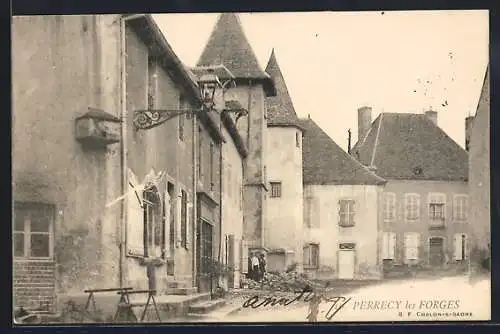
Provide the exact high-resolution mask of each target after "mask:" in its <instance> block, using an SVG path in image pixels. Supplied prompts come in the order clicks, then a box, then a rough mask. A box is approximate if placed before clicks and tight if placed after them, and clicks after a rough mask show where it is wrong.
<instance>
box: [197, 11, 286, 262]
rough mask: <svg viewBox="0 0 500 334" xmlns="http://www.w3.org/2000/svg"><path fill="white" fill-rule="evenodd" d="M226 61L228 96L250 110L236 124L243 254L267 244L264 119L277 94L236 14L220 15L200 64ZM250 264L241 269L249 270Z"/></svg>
mask: <svg viewBox="0 0 500 334" xmlns="http://www.w3.org/2000/svg"><path fill="white" fill-rule="evenodd" d="M214 65H223V66H225V68H227V70H229V72H231V73H232V75H233V76H234V79H235V83H236V85H235V86H232V87H228V89H227V91H226V93H225V94H226V99H227V100H234V101H237V102H238V103H239V104H240V105H241V106H243V107H244V108H246V110H248V116H247V117H242V118H240V119H239V120H238V123H237V128H238V131H239V133H240V134H241V136H242V137H243V141H244V143H245V145H246V147H247V149H248V156H247V158H246V159H245V161H244V165H243V170H244V171H243V173H244V182H243V198H244V201H243V246H242V254H243V258H247V257H248V252H249V250H262V249H263V247H264V232H263V231H264V221H265V219H264V217H265V216H266V212H265V210H266V205H265V203H266V200H267V183H266V161H265V157H266V149H267V145H266V143H267V124H266V119H265V114H266V105H265V99H266V97H267V96H273V95H275V94H276V89H275V87H274V83H273V81H272V79H271V78H270V76H269V75H268V74H267V73H266V72H264V71H263V70H262V69H261V67H260V65H259V63H258V61H257V58H256V57H255V54H254V52H253V50H252V47H251V46H250V44H249V43H248V40H247V38H246V36H245V33H244V31H243V28H242V26H241V22H240V21H239V18H238V16H237V14H234V13H223V14H221V15H220V16H219V18H218V21H217V23H216V24H215V27H214V29H213V31H212V33H211V34H210V37H209V40H208V42H207V45H205V48H204V49H203V52H202V54H201V56H200V59H199V61H198V64H197V66H200V67H203V66H214ZM247 269H248V267H247V266H244V268H242V270H243V271H244V272H246V271H247Z"/></svg>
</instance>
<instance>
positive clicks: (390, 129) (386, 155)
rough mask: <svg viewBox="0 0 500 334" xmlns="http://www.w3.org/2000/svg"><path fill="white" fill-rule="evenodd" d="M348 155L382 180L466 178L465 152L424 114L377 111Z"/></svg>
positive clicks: (466, 161)
mask: <svg viewBox="0 0 500 334" xmlns="http://www.w3.org/2000/svg"><path fill="white" fill-rule="evenodd" d="M351 154H352V155H353V156H354V157H356V158H357V159H358V160H359V161H360V162H361V163H362V164H364V165H367V166H368V165H369V166H374V167H375V168H376V173H377V175H379V176H380V177H383V178H385V179H406V180H443V181H466V180H467V178H468V155H467V152H466V151H465V150H464V149H462V148H461V147H460V146H459V145H458V144H457V143H456V142H455V141H453V139H451V138H450V137H449V136H448V135H447V134H446V133H445V132H444V131H443V130H441V128H440V127H439V126H437V125H435V124H434V123H433V122H432V121H431V120H430V119H429V118H427V116H425V115H424V114H406V113H382V114H380V115H379V116H378V117H377V119H375V121H374V122H373V123H372V124H371V127H370V130H369V131H368V133H367V135H366V137H365V138H360V139H359V141H358V142H357V143H356V145H354V147H353V148H352V150H351Z"/></svg>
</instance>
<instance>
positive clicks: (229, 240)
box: [226, 234, 235, 289]
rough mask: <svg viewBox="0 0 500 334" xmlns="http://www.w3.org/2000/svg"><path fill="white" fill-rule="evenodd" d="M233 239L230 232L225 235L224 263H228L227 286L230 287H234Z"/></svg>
mask: <svg viewBox="0 0 500 334" xmlns="http://www.w3.org/2000/svg"><path fill="white" fill-rule="evenodd" d="M234 248H235V239H234V235H233V234H230V235H228V236H226V257H227V258H226V263H227V265H228V269H229V276H228V281H227V285H228V288H230V289H232V288H234V268H235V256H234V255H235V254H234V253H235V252H234Z"/></svg>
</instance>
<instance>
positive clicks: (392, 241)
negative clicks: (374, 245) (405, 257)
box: [382, 232, 396, 260]
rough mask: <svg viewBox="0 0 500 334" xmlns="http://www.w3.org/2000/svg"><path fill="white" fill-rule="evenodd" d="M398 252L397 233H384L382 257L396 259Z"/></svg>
mask: <svg viewBox="0 0 500 334" xmlns="http://www.w3.org/2000/svg"><path fill="white" fill-rule="evenodd" d="M395 253H396V233H394V232H384V234H383V235H382V259H383V260H394V258H395Z"/></svg>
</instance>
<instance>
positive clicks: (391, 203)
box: [383, 193, 396, 221]
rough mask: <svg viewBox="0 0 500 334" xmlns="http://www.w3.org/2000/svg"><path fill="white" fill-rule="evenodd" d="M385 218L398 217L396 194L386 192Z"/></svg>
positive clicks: (386, 219)
mask: <svg viewBox="0 0 500 334" xmlns="http://www.w3.org/2000/svg"><path fill="white" fill-rule="evenodd" d="M383 211H384V220H385V221H393V220H394V219H396V194H394V193H384V209H383Z"/></svg>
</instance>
